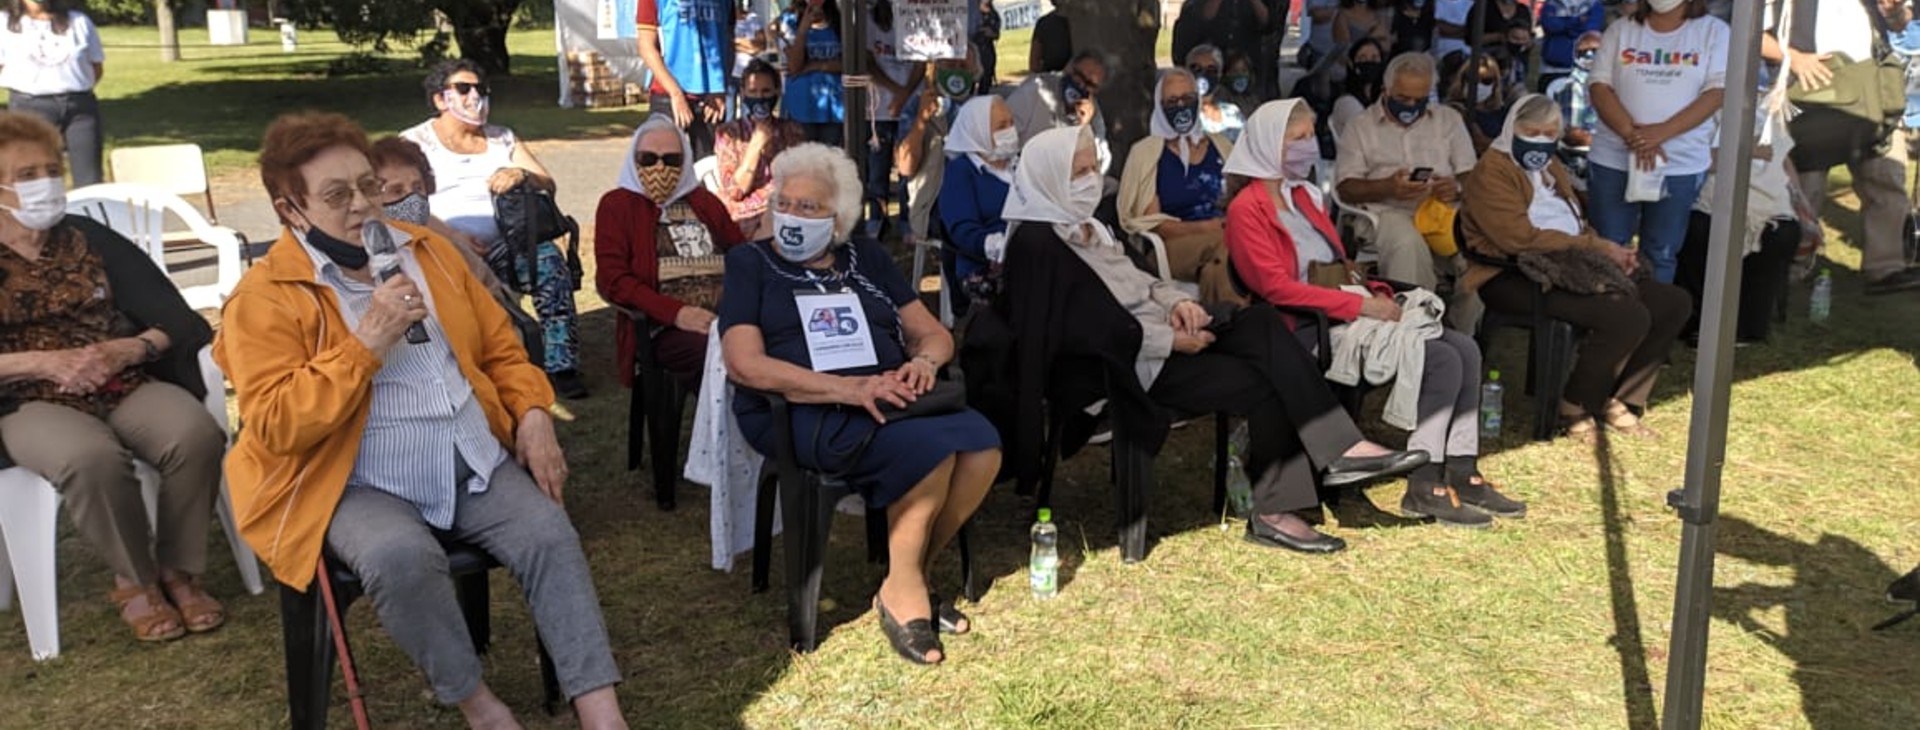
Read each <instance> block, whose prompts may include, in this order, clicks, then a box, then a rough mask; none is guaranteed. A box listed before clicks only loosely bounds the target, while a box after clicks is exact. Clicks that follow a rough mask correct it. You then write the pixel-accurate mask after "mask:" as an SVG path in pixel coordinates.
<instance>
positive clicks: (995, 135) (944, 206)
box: [940, 95, 1020, 281]
mask: <svg viewBox="0 0 1920 730" xmlns="http://www.w3.org/2000/svg"><path fill="white" fill-rule="evenodd" d="M962 158H964V160H963V159H962ZM1019 158H1020V131H1019V130H1018V129H1015V128H1014V124H1013V112H1012V111H1010V110H1008V109H1007V103H1006V102H1005V101H1003V100H1001V98H1000V97H998V96H993V95H987V96H979V97H974V98H973V99H972V100H970V101H968V102H967V103H966V104H965V105H963V106H961V107H960V111H959V112H958V113H957V114H956V115H955V116H954V120H953V128H952V129H951V130H949V131H948V132H947V166H946V175H945V176H944V179H942V180H941V182H940V223H941V225H943V226H945V227H946V229H947V233H946V240H947V243H950V244H952V245H953V246H954V248H955V250H957V251H959V252H960V254H961V255H960V257H959V260H958V261H956V262H955V264H954V269H955V271H954V278H955V280H956V281H958V280H961V279H965V278H967V277H968V276H970V275H972V274H973V273H974V272H976V271H979V270H981V269H982V268H985V267H986V263H987V261H988V260H989V259H991V258H993V256H991V255H990V254H989V251H994V250H997V249H1000V248H1003V247H1004V246H1005V243H1006V232H1007V223H1006V220H1005V219H1003V218H1001V217H1000V209H1001V208H1004V207H1006V204H1007V190H1008V186H1009V185H1011V184H1012V183H1013V165H1014V162H1015V161H1016V160H1018V159H1019ZM990 241H991V242H992V243H989V242H990Z"/></svg>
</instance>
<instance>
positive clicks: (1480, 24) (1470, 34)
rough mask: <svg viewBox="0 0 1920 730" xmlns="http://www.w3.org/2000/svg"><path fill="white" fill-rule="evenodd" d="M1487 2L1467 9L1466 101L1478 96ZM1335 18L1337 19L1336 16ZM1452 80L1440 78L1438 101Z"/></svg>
mask: <svg viewBox="0 0 1920 730" xmlns="http://www.w3.org/2000/svg"><path fill="white" fill-rule="evenodd" d="M1489 4H1490V3H1486V2H1477V3H1474V4H1473V9H1472V10H1469V11H1467V51H1468V53H1467V66H1466V68H1465V69H1464V70H1462V71H1461V73H1463V74H1465V75H1466V76H1465V77H1466V78H1467V79H1469V81H1467V82H1466V83H1465V84H1463V85H1462V86H1461V88H1460V91H1461V93H1463V94H1466V99H1467V100H1468V101H1472V100H1474V99H1476V98H1478V97H1475V96H1474V95H1473V90H1474V89H1475V88H1476V87H1477V86H1479V84H1480V57H1481V56H1483V55H1486V52H1485V51H1484V50H1483V49H1482V48H1481V46H1484V45H1486V42H1485V41H1486V38H1485V35H1486V34H1484V33H1481V32H1480V31H1481V29H1482V28H1485V27H1486V25H1487V5H1489ZM1336 20H1338V19H1337V18H1336ZM1434 60H1436V61H1438V60H1441V59H1437V58H1436V59H1434ZM1453 81H1454V80H1453V79H1446V78H1443V79H1440V88H1439V89H1437V91H1438V92H1439V97H1440V103H1442V104H1445V103H1446V102H1447V91H1448V84H1451V83H1453ZM1476 103H1477V102H1476ZM1475 108H1477V107H1475Z"/></svg>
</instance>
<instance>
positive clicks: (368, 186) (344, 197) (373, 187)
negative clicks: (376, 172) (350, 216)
mask: <svg viewBox="0 0 1920 730" xmlns="http://www.w3.org/2000/svg"><path fill="white" fill-rule="evenodd" d="M380 187H381V186H380V178H377V177H374V176H373V175H367V176H366V177H363V178H360V180H359V181H358V182H355V183H354V184H353V185H351V186H349V185H346V184H344V183H341V184H335V185H329V186H327V188H326V189H325V190H322V191H320V195H319V196H318V197H319V198H320V202H321V203H323V204H325V205H326V206H327V208H329V209H331V210H346V209H347V206H349V205H352V204H353V194H354V193H356V192H357V193H359V194H360V196H361V197H363V198H366V199H367V202H369V203H371V202H374V201H376V200H379V199H380Z"/></svg>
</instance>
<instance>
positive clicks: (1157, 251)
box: [1134, 231, 1200, 299]
mask: <svg viewBox="0 0 1920 730" xmlns="http://www.w3.org/2000/svg"><path fill="white" fill-rule="evenodd" d="M1134 238H1135V239H1137V240H1139V241H1140V245H1142V246H1146V247H1147V249H1148V250H1150V251H1152V252H1153V262H1154V266H1155V269H1156V270H1157V271H1158V274H1159V276H1160V280H1161V281H1167V282H1172V283H1173V285H1174V287H1175V288H1178V289H1179V290H1180V291H1183V292H1186V293H1187V295H1188V296H1190V297H1193V298H1194V299H1199V298H1200V285H1199V284H1196V283H1193V282H1191V281H1180V280H1177V279H1175V278H1173V267H1172V266H1169V265H1168V264H1167V242H1166V239H1163V238H1161V237H1160V234H1158V233H1154V232H1153V231H1141V232H1139V233H1136V234H1134Z"/></svg>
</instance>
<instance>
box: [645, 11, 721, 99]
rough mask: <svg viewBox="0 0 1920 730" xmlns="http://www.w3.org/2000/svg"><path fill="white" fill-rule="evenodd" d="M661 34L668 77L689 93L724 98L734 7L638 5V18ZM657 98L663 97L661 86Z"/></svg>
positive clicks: (657, 83)
mask: <svg viewBox="0 0 1920 730" xmlns="http://www.w3.org/2000/svg"><path fill="white" fill-rule="evenodd" d="M634 21H635V24H636V25H638V26H639V27H642V28H656V29H658V30H659V33H660V56H661V58H662V59H664V60H665V61H666V63H667V72H668V73H671V74H673V80H674V81H676V82H679V84H680V88H681V90H683V91H685V92H687V93H688V94H724V93H726V91H727V75H728V72H729V71H730V70H732V68H733V3H731V2H728V0H639V2H638V4H637V10H636V12H635V18H634ZM652 86H653V93H655V94H665V93H667V90H666V89H665V88H664V87H662V86H661V85H660V81H659V80H658V79H655V80H654V82H653V85H652Z"/></svg>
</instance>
